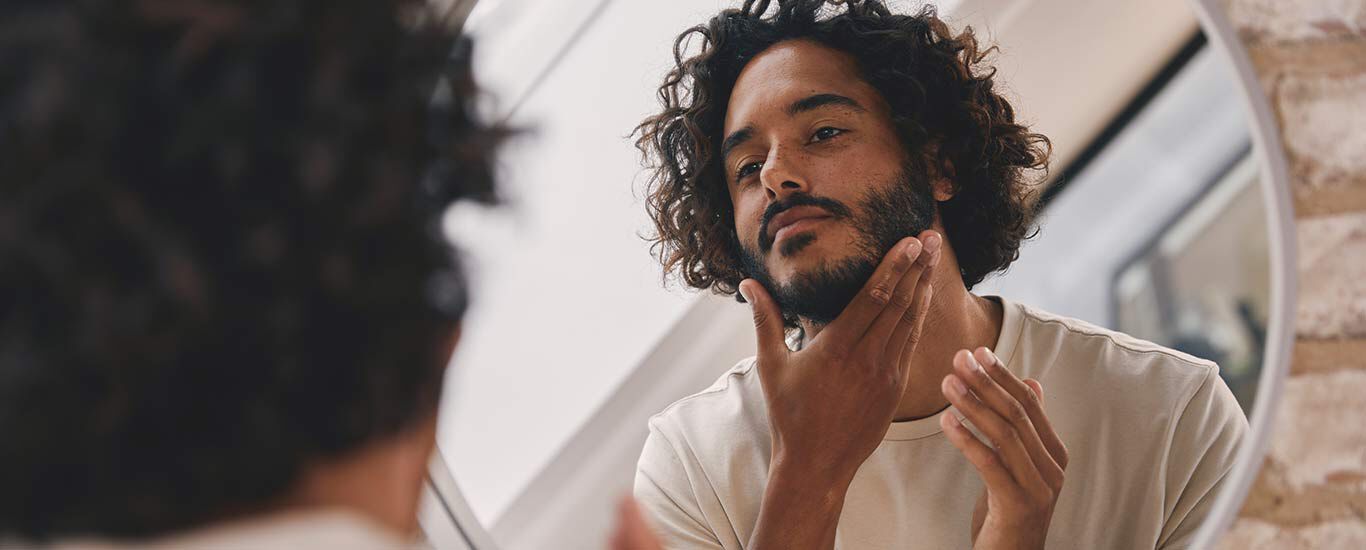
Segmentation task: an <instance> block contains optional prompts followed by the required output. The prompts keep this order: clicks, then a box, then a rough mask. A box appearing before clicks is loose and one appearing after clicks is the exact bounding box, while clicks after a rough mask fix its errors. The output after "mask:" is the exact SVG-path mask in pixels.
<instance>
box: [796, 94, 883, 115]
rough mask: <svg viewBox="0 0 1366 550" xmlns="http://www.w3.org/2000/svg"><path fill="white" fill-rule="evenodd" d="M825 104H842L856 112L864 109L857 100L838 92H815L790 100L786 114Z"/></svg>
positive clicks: (812, 108)
mask: <svg viewBox="0 0 1366 550" xmlns="http://www.w3.org/2000/svg"><path fill="white" fill-rule="evenodd" d="M827 105H842V106H845V107H849V108H851V109H853V110H855V111H858V112H863V111H864V110H865V109H864V108H863V106H862V105H859V103H858V102H857V101H854V100H853V99H850V98H847V97H844V96H842V95H839V94H816V95H813V96H807V97H804V98H802V99H798V100H797V101H794V102H792V105H789V106H788V107H787V114H788V115H795V114H797V113H804V112H807V111H811V110H815V109H819V108H821V107H825V106H827Z"/></svg>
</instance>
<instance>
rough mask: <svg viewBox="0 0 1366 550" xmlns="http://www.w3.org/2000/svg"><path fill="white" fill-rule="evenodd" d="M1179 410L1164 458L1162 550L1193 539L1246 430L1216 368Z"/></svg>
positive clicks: (1178, 549) (1176, 548) (1179, 549)
mask: <svg viewBox="0 0 1366 550" xmlns="http://www.w3.org/2000/svg"><path fill="white" fill-rule="evenodd" d="M1179 412H1180V416H1179V417H1178V418H1177V421H1176V428H1175V430H1174V432H1173V433H1172V444H1171V448H1170V451H1169V454H1168V457H1167V477H1166V480H1165V482H1166V494H1167V498H1166V503H1165V508H1166V514H1167V519H1166V522H1165V523H1164V524H1163V526H1162V535H1161V537H1160V538H1158V548H1159V549H1162V550H1183V549H1185V548H1188V547H1189V546H1190V544H1191V543H1192V542H1193V541H1194V539H1195V533H1196V531H1198V530H1199V528H1200V526H1201V525H1203V524H1204V523H1205V520H1206V519H1208V518H1209V514H1210V512H1211V511H1213V507H1214V500H1215V498H1216V497H1217V496H1218V494H1219V491H1220V490H1222V489H1223V488H1224V487H1225V485H1226V484H1225V483H1224V481H1225V480H1226V479H1227V477H1228V472H1229V470H1231V469H1232V468H1233V460H1234V458H1236V457H1237V454H1238V448H1239V446H1240V445H1241V444H1242V442H1243V440H1244V439H1246V437H1247V431H1248V425H1247V418H1246V417H1244V416H1243V411H1242V408H1240V407H1239V406H1238V400H1237V399H1235V398H1234V397H1233V392H1231V391H1229V389H1228V385H1227V384H1225V383H1224V380H1223V379H1222V378H1219V372H1218V370H1217V369H1213V368H1211V369H1210V370H1209V373H1208V374H1207V375H1206V376H1205V379H1204V381H1203V382H1202V383H1201V385H1200V388H1199V389H1198V390H1196V392H1195V395H1194V396H1192V397H1191V399H1190V401H1189V402H1188V403H1187V404H1186V406H1185V407H1184V409H1183V410H1182V411H1179Z"/></svg>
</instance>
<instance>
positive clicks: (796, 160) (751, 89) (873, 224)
mask: <svg viewBox="0 0 1366 550" xmlns="http://www.w3.org/2000/svg"><path fill="white" fill-rule="evenodd" d="M724 135H725V138H724V140H723V142H722V147H721V153H722V160H721V162H722V168H723V171H724V173H725V174H726V178H727V185H728V188H729V190H730V197H731V203H732V204H733V205H734V206H735V229H736V234H737V237H738V239H739V244H740V248H741V251H742V254H743V256H744V257H743V258H742V259H743V261H744V263H745V269H746V271H747V272H748V275H749V276H750V277H753V278H755V279H756V280H758V281H759V282H760V283H763V284H764V286H765V287H767V288H768V289H769V291H770V292H771V293H772V294H773V295H774V298H775V299H777V301H778V303H779V305H780V306H782V308H783V311H784V312H785V313H787V314H792V315H797V316H799V317H802V318H805V319H807V320H809V321H812V322H815V323H818V324H823V323H828V322H830V321H831V320H833V319H834V318H835V317H836V316H837V315H839V313H840V311H842V310H843V309H844V306H845V305H847V304H848V303H849V300H850V299H852V297H853V296H854V294H855V293H857V292H858V290H859V288H861V287H862V286H863V284H864V282H866V281H867V279H868V277H869V276H871V275H872V272H873V270H874V269H875V268H876V267H877V264H878V263H879V262H880V261H881V260H882V256H883V255H885V254H886V253H887V251H888V250H889V249H890V248H891V247H892V245H894V244H895V243H896V242H897V241H898V240H900V239H901V238H904V237H907V236H912V235H916V234H918V233H920V232H921V231H923V230H925V229H928V228H929V227H930V224H931V223H932V222H933V221H934V214H935V206H934V197H933V194H932V191H931V189H930V185H929V183H928V181H927V178H925V177H924V175H923V174H915V173H912V171H911V170H909V169H908V168H907V163H906V159H907V155H906V152H905V150H904V149H903V148H902V146H901V142H900V140H899V139H898V138H897V135H896V130H895V128H894V126H893V125H892V122H891V116H890V109H889V107H888V106H887V103H886V101H884V100H883V99H882V97H881V95H880V94H879V93H878V92H877V90H876V89H874V88H873V87H872V86H871V85H869V84H868V83H867V82H864V81H863V79H862V77H861V76H860V75H859V74H858V69H857V67H856V65H855V62H854V59H853V58H852V57H850V56H848V55H847V54H844V53H842V52H839V51H837V50H833V49H830V48H827V47H825V46H821V45H819V44H817V43H815V42H810V41H804V40H796V41H788V42H782V43H779V44H777V45H775V46H773V47H771V48H769V49H768V50H765V51H764V52H763V53H760V54H759V55H758V56H756V57H755V58H754V59H753V60H752V61H750V63H749V64H748V65H746V67H745V69H744V70H743V71H742V72H741V73H740V77H739V79H737V81H736V83H735V87H734V89H733V90H732V92H731V98H730V103H729V104H728V105H727V110H726V120H725V129H724Z"/></svg>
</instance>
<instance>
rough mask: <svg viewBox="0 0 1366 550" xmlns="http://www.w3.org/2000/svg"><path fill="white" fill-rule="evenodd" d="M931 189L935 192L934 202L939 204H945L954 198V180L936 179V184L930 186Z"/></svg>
mask: <svg viewBox="0 0 1366 550" xmlns="http://www.w3.org/2000/svg"><path fill="white" fill-rule="evenodd" d="M930 187H931V189H933V191H934V200H935V201H937V202H944V201H946V200H949V199H952V198H953V194H954V188H953V180H950V179H949V178H946V177H939V178H936V179H935V180H934V183H932V184H930Z"/></svg>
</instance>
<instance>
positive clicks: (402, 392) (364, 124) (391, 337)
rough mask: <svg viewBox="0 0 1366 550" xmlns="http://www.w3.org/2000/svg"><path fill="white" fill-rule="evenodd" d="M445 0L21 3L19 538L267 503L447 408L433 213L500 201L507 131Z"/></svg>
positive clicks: (2, 254) (13, 249) (15, 502)
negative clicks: (483, 115)
mask: <svg viewBox="0 0 1366 550" xmlns="http://www.w3.org/2000/svg"><path fill="white" fill-rule="evenodd" d="M426 6H427V3H426V2H425V1H422V0H388V1H385V0H271V1H253V0H202V1H196V2H184V1H181V0H83V1H70V2H67V1H63V2H54V1H50V0H38V1H34V0H25V1H20V2H15V3H10V4H7V5H6V8H5V10H4V12H3V14H0V67H3V68H0V434H3V438H4V441H3V442H0V487H3V490H0V540H4V539H5V538H6V537H7V536H8V537H22V538H26V539H37V540H43V539H50V538H52V537H59V536H79V535H96V536H113V537H133V536H146V535H153V534H158V533H164V532H167V531H171V530H176V529H182V528H186V527H191V526H195V525H198V524H201V523H204V522H208V521H215V520H218V519H222V518H224V517H228V516H232V515H234V514H239V513H250V512H253V511H257V510H259V509H260V508H261V507H262V506H268V505H271V504H272V503H275V502H278V500H279V499H280V498H281V497H282V495H284V494H285V493H286V492H287V491H288V490H289V489H290V488H291V484H293V483H294V482H295V481H296V480H297V477H298V475H299V473H300V472H301V470H302V469H303V468H305V467H306V466H307V465H308V464H312V463H316V462H319V461H326V460H328V459H329V458H333V457H337V456H339V455H342V454H343V453H347V452H348V451H351V450H354V449H358V448H360V447H362V446H363V445H366V444H368V443H371V442H374V441H376V440H379V439H381V438H384V437H388V436H392V435H396V434H399V433H401V432H403V431H404V430H407V429H412V428H413V427H415V426H416V425H418V423H419V422H421V421H425V420H426V419H428V418H430V417H431V415H432V414H434V412H435V408H436V406H437V402H438V400H439V397H440V390H441V386H442V377H443V373H444V371H445V364H446V362H447V360H448V353H449V344H450V342H451V339H452V337H453V332H454V330H455V327H456V324H457V322H458V320H459V318H460V316H461V314H462V313H463V311H464V310H465V305H466V301H467V295H466V289H465V284H466V283H465V277H464V275H462V273H461V271H460V269H459V264H458V256H456V255H455V253H454V251H453V250H451V248H450V247H449V246H448V245H447V243H446V242H445V241H444V239H443V238H442V236H441V233H440V231H439V230H438V223H437V218H438V217H439V215H440V214H441V213H442V212H443V211H444V210H445V208H446V207H447V206H448V205H449V204H450V203H451V202H452V201H455V200H457V199H474V200H478V201H483V202H493V201H494V200H495V198H496V194H495V192H494V178H493V161H492V154H493V152H494V150H495V148H496V146H497V144H498V143H499V142H500V141H501V139H502V137H503V136H504V135H505V134H506V133H507V132H506V131H505V130H504V129H502V128H501V127H497V126H493V125H485V124H483V123H481V122H480V121H479V119H478V118H477V117H476V116H475V114H474V113H475V110H474V106H473V102H474V100H475V94H476V90H475V86H474V82H473V80H472V77H471V73H470V66H469V55H468V54H469V49H470V44H468V43H466V42H464V41H463V40H462V39H461V38H460V37H459V35H458V31H457V30H456V29H454V28H452V26H450V25H448V24H447V23H446V22H444V21H443V20H442V17H441V16H440V15H439V14H435V13H431V12H429V11H428V10H429V8H427V7H426ZM452 52H455V54H454V55H453V53H452ZM434 94H435V95H436V96H437V97H445V98H446V99H447V100H446V101H441V102H437V103H436V104H434V103H433V101H432V98H433V97H434Z"/></svg>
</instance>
